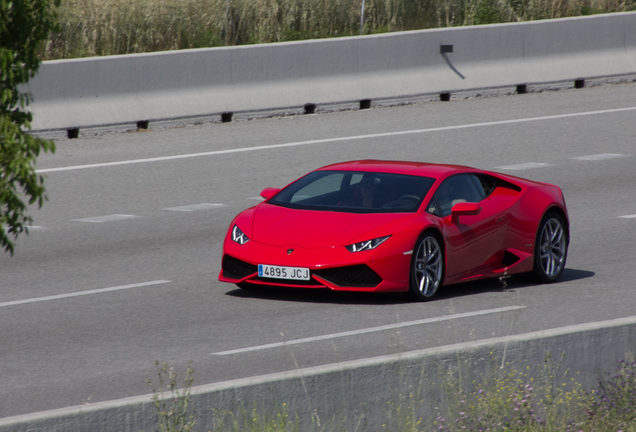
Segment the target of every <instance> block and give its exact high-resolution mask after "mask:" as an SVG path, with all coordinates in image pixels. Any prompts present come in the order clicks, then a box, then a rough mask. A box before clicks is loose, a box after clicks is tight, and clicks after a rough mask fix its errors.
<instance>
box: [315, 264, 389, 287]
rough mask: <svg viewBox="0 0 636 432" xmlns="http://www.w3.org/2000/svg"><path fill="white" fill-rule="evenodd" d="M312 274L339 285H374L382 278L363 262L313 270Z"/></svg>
mask: <svg viewBox="0 0 636 432" xmlns="http://www.w3.org/2000/svg"><path fill="white" fill-rule="evenodd" d="M313 274H315V275H316V276H318V277H321V278H323V279H325V280H328V281H329V282H331V283H333V284H335V285H338V286H341V287H360V288H362V287H374V286H377V285H378V284H379V283H380V282H382V278H381V277H380V276H378V274H377V273H376V272H374V271H373V270H371V269H370V268H369V267H368V266H366V265H364V264H359V265H353V266H347V267H334V268H329V269H323V270H314V272H313Z"/></svg>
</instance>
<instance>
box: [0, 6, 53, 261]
mask: <svg viewBox="0 0 636 432" xmlns="http://www.w3.org/2000/svg"><path fill="white" fill-rule="evenodd" d="M59 3H60V0H51V1H49V0H31V1H17V2H16V1H10V0H0V248H2V249H4V251H5V252H8V253H10V254H11V255H13V252H14V249H15V245H14V242H15V241H16V240H17V238H18V236H19V235H20V234H21V233H26V234H28V233H29V225H31V222H33V219H32V217H31V216H29V214H28V210H29V206H34V207H35V206H37V207H42V204H43V203H44V201H46V199H47V196H46V189H45V188H44V176H42V175H38V174H37V173H36V171H35V162H36V158H37V157H38V155H39V154H40V152H44V153H46V152H51V153H54V152H55V143H54V142H53V141H48V140H44V139H40V138H36V137H33V136H31V135H29V134H28V133H27V131H28V130H29V129H31V122H32V121H33V114H31V113H30V112H29V111H28V109H27V106H28V105H29V101H30V96H29V95H28V94H24V93H21V92H20V90H19V89H18V87H19V86H21V85H24V84H26V83H27V82H28V81H29V80H30V79H31V78H33V77H34V76H35V74H36V73H37V71H38V68H39V67H40V58H39V57H40V56H39V53H40V52H41V51H42V50H43V49H44V47H45V46H46V45H45V41H46V40H47V35H50V34H55V32H56V31H57V29H58V28H57V27H56V6H58V5H59Z"/></svg>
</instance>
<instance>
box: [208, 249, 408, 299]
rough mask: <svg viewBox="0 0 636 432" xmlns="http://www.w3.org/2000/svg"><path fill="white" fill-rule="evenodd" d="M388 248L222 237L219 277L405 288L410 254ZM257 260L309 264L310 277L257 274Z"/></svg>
mask: <svg viewBox="0 0 636 432" xmlns="http://www.w3.org/2000/svg"><path fill="white" fill-rule="evenodd" d="M383 246H384V245H383ZM387 246H389V245H387ZM392 249H393V248H390V247H382V248H378V249H376V250H371V251H363V252H356V253H351V252H349V251H347V250H346V249H345V248H344V247H335V248H321V249H304V248H302V247H300V246H297V245H285V246H280V247H279V246H269V245H264V244H262V243H258V242H255V241H253V240H250V241H249V242H248V243H246V244H244V245H238V244H236V243H234V242H232V241H231V240H229V241H228V240H226V242H225V244H224V253H223V263H222V270H221V272H220V274H219V281H221V282H230V283H251V284H256V285H273V286H281V287H297V288H329V289H331V290H336V291H368V292H395V291H408V280H409V268H410V261H411V255H409V254H404V253H403V251H396V252H394V253H392V252H391V250H392ZM401 249H403V248H401ZM290 250H292V251H291V252H290ZM258 264H267V265H277V266H289V267H305V268H309V269H310V273H311V279H310V280H309V281H293V280H285V279H272V278H264V277H259V276H258Z"/></svg>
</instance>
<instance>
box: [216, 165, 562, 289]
mask: <svg viewBox="0 0 636 432" xmlns="http://www.w3.org/2000/svg"><path fill="white" fill-rule="evenodd" d="M261 196H262V197H263V198H265V201H264V202H262V203H260V204H258V205H257V206H255V207H252V208H249V209H247V210H245V211H243V212H242V213H240V214H239V215H238V216H237V217H236V218H235V219H234V220H233V221H232V224H231V225H230V227H229V230H228V233H227V236H226V238H225V242H224V244H223V263H222V270H221V273H220V275H219V280H220V281H223V282H231V283H235V284H237V285H238V286H239V287H241V288H254V287H256V286H257V285H274V286H285V287H299V288H329V289H332V290H347V291H374V292H389V291H404V292H409V294H410V295H411V297H412V298H413V299H415V300H428V299H430V298H432V297H433V296H434V295H435V294H436V293H437V292H438V291H439V289H440V287H442V286H443V285H449V284H455V283H458V282H466V281H472V280H476V279H483V278H490V277H494V276H503V275H512V274H526V273H529V274H531V275H532V276H534V278H536V279H537V280H538V281H540V282H547V283H549V282H554V281H555V280H557V279H558V278H559V277H560V276H561V273H562V272H563V269H564V267H565V260H566V257H567V251H568V243H569V222H568V213H567V209H566V206H565V198H564V196H563V193H562V192H561V189H560V188H559V187H557V186H554V185H551V184H547V183H539V182H535V181H530V180H525V179H522V178H519V177H513V176H509V175H504V174H499V173H494V172H488V171H482V170H479V169H475V168H469V167H465V166H456V165H437V164H431V163H420V162H397V161H379V160H361V161H352V162H343V163H338V164H334V165H329V166H326V167H323V168H320V169H318V170H316V171H313V172H310V173H309V174H307V175H305V176H303V177H301V178H300V179H298V180H296V181H294V182H293V183H291V184H289V185H288V186H286V187H284V188H283V189H275V188H266V189H265V190H263V192H262V193H261Z"/></svg>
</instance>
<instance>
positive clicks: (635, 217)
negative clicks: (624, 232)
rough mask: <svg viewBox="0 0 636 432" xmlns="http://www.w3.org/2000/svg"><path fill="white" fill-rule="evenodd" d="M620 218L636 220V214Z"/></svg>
mask: <svg viewBox="0 0 636 432" xmlns="http://www.w3.org/2000/svg"><path fill="white" fill-rule="evenodd" d="M619 218H623V219H636V214H633V215H625V216H619Z"/></svg>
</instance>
